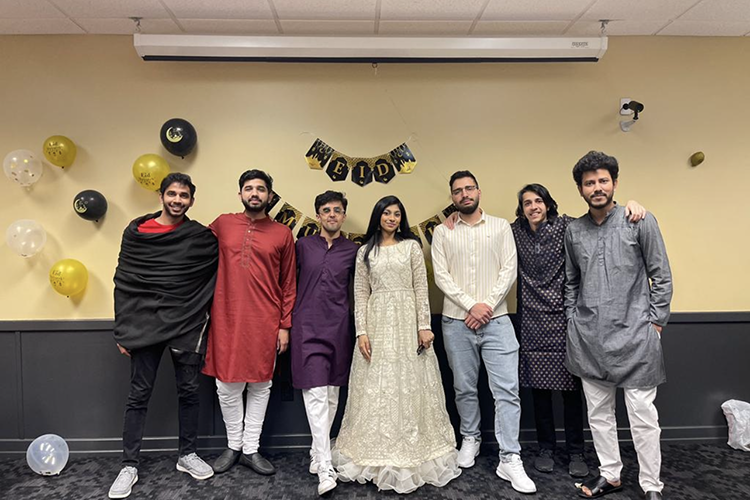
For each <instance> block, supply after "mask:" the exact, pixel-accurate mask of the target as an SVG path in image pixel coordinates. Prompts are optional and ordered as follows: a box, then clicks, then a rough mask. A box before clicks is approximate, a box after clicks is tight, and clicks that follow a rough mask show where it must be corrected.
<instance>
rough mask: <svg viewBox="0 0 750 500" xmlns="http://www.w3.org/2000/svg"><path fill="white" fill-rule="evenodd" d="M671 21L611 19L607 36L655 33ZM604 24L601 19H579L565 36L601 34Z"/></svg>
mask: <svg viewBox="0 0 750 500" xmlns="http://www.w3.org/2000/svg"><path fill="white" fill-rule="evenodd" d="M668 22H669V21H610V22H609V24H607V32H606V33H607V36H643V35H653V34H654V33H656V32H657V31H659V30H660V29H662V28H663V27H664V26H666V25H667V23H668ZM601 33H602V26H601V23H600V22H599V21H583V20H581V21H577V22H576V23H575V24H573V26H571V27H570V28H568V30H567V31H566V32H565V33H564V35H565V36H589V37H590V36H599V35H601Z"/></svg>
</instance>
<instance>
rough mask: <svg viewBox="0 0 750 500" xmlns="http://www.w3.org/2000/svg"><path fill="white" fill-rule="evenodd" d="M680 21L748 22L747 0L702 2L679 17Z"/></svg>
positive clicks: (748, 8) (749, 19)
mask: <svg viewBox="0 0 750 500" xmlns="http://www.w3.org/2000/svg"><path fill="white" fill-rule="evenodd" d="M680 21H729V22H740V21H750V2H748V1H747V0H711V1H710V2H708V1H706V0H704V1H703V2H701V3H699V4H698V5H696V6H695V7H693V8H692V9H690V10H689V11H687V12H686V13H685V15H684V16H682V17H680Z"/></svg>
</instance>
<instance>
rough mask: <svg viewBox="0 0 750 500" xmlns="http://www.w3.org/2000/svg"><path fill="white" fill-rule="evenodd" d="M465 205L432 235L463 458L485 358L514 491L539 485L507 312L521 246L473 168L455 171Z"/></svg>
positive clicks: (468, 457)
mask: <svg viewBox="0 0 750 500" xmlns="http://www.w3.org/2000/svg"><path fill="white" fill-rule="evenodd" d="M450 188H451V197H452V199H453V204H454V205H455V207H456V209H458V211H459V217H458V220H457V222H456V226H455V228H454V229H453V230H450V229H448V228H447V227H446V226H444V225H441V226H438V227H437V228H436V229H435V232H434V234H433V237H432V262H433V267H434V271H435V283H436V284H437V286H438V287H439V288H440V289H441V290H442V291H443V293H444V294H445V300H444V302H443V318H442V330H443V340H444V342H445V350H446V352H447V354H448V362H449V364H450V367H451V370H452V371H453V387H454V389H455V391H456V406H457V407H458V413H459V415H460V417H461V435H462V436H463V443H462V445H461V450H460V452H459V457H458V464H459V466H461V467H471V466H473V465H474V457H476V456H477V455H478V454H479V445H480V443H481V431H480V427H479V423H480V411H479V398H478V388H477V383H478V379H479V366H480V364H481V361H484V365H485V368H486V369H487V377H488V379H489V384H490V390H491V391H492V396H493V398H494V399H495V437H496V438H497V443H498V445H499V447H500V464H499V465H498V467H497V470H496V473H497V475H498V476H500V477H501V478H502V479H505V480H506V481H510V483H511V485H512V486H513V488H514V489H515V490H516V491H519V492H522V493H534V492H535V491H536V485H534V482H533V481H532V480H531V479H529V477H528V476H527V475H526V471H525V470H524V468H523V462H522V461H521V456H520V453H521V445H520V444H519V442H518V434H519V427H520V420H521V400H520V398H519V396H518V341H517V340H516V335H515V331H514V330H513V325H512V324H511V322H510V319H509V318H508V306H507V304H506V298H507V296H508V292H509V291H510V288H511V286H513V283H514V282H515V281H516V266H517V263H516V246H515V243H514V241H513V233H512V231H511V228H510V224H508V221H506V220H505V219H500V218H498V217H492V216H490V215H487V214H486V213H484V212H483V211H482V210H481V209H480V208H479V200H480V196H481V191H480V189H479V184H478V182H477V180H476V178H475V177H474V175H472V174H471V172H469V171H466V170H464V171H459V172H456V173H454V174H453V176H451V179H450Z"/></svg>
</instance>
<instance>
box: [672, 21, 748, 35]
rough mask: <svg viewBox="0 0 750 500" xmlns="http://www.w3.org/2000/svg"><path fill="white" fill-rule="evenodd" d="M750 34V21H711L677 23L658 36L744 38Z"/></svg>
mask: <svg viewBox="0 0 750 500" xmlns="http://www.w3.org/2000/svg"><path fill="white" fill-rule="evenodd" d="M748 32H750V21H748V22H741V23H729V22H727V23H721V22H709V21H705V22H702V21H675V22H673V23H671V24H670V25H669V26H667V27H666V28H664V29H663V30H661V31H660V32H658V33H657V35H676V36H743V35H745V34H747V33H748Z"/></svg>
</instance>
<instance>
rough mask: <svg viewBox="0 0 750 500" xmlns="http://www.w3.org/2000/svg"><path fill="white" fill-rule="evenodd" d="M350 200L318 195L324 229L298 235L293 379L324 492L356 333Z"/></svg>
mask: <svg viewBox="0 0 750 500" xmlns="http://www.w3.org/2000/svg"><path fill="white" fill-rule="evenodd" d="M346 206H347V200H346V198H345V197H344V195H343V194H342V193H339V192H336V191H326V192H325V193H323V194H320V195H318V196H317V197H316V198H315V212H316V214H317V219H318V222H319V223H320V226H321V232H320V234H314V235H311V236H305V237H304V238H300V239H299V240H297V270H298V276H299V278H298V283H297V299H296V302H295V304H294V310H293V312H292V332H291V352H292V383H293V385H294V387H295V388H297V389H302V396H303V398H304V402H305V411H306V412H307V419H308V421H309V423H310V432H311V434H312V449H311V451H310V472H311V473H317V474H318V493H319V494H321V495H322V494H324V493H326V492H328V491H330V490H332V489H333V488H335V487H336V474H335V472H334V471H333V468H332V467H331V443H330V432H331V424H332V423H333V419H334V417H335V416H336V409H337V407H338V400H339V388H340V387H341V386H343V385H346V383H347V381H348V379H349V365H350V364H351V361H352V352H353V350H352V349H353V346H352V337H353V333H352V332H353V330H352V325H351V317H350V308H349V289H350V287H349V284H350V282H351V277H352V275H353V274H354V263H355V260H356V257H357V250H358V249H359V247H358V245H357V244H356V243H354V242H352V241H350V240H348V239H346V238H344V237H343V236H342V235H341V226H342V224H343V223H344V220H345V219H346Z"/></svg>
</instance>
